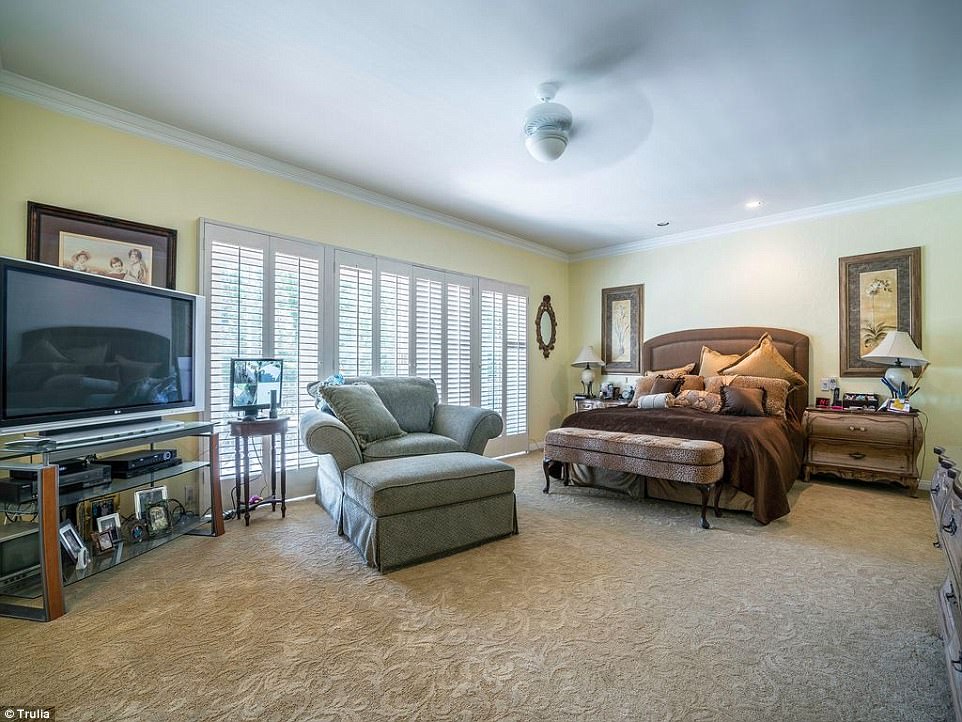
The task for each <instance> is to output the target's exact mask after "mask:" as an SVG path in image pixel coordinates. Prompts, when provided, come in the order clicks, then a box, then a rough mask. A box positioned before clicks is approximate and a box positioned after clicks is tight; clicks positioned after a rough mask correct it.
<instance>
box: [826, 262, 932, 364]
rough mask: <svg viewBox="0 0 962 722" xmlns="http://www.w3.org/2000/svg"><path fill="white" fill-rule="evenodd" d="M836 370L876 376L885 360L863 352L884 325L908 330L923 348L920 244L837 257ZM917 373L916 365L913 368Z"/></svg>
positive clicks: (881, 333) (885, 330) (878, 337)
mask: <svg viewBox="0 0 962 722" xmlns="http://www.w3.org/2000/svg"><path fill="white" fill-rule="evenodd" d="M838 289H839V374H840V375H841V376H867V377H879V376H881V375H882V374H883V373H885V366H881V365H879V364H873V363H870V362H868V361H865V360H863V359H862V356H863V355H865V354H867V353H868V352H869V351H871V350H872V349H873V348H875V347H876V346H877V345H878V344H879V342H880V341H881V340H882V339H883V338H884V337H885V334H886V333H888V332H889V331H907V332H908V334H909V335H910V336H911V337H912V340H913V341H914V342H915V345H916V346H918V347H919V348H920V349H921V348H922V249H921V247H920V246H915V247H913V248H900V249H898V250H894V251H883V252H881V253H865V254H862V255H859V256H845V257H843V258H839V259H838ZM913 372H914V373H916V374H918V373H919V369H913Z"/></svg>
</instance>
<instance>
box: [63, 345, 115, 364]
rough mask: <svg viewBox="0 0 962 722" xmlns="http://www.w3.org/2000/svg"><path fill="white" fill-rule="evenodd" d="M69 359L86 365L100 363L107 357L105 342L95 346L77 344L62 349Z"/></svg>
mask: <svg viewBox="0 0 962 722" xmlns="http://www.w3.org/2000/svg"><path fill="white" fill-rule="evenodd" d="M64 353H65V354H67V357H68V358H70V360H71V361H76V362H77V363H78V364H86V365H88V366H92V365H96V364H102V363H103V362H104V361H105V360H106V359H107V344H105V343H102V344H97V345H95V346H78V347H76V348H68V349H67V350H66V351H64Z"/></svg>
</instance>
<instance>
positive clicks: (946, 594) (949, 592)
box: [945, 589, 955, 602]
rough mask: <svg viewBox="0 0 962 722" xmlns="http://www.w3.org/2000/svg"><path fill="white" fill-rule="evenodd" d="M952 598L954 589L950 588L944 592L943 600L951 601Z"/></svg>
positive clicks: (953, 597)
mask: <svg viewBox="0 0 962 722" xmlns="http://www.w3.org/2000/svg"><path fill="white" fill-rule="evenodd" d="M953 599H955V590H954V589H952V590H950V591H948V592H946V593H945V601H947V602H951V601H952V600H953Z"/></svg>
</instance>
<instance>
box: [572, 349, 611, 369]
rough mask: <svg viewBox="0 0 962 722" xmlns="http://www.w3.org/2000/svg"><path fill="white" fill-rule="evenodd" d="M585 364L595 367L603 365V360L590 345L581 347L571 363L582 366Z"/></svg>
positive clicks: (591, 367)
mask: <svg viewBox="0 0 962 722" xmlns="http://www.w3.org/2000/svg"><path fill="white" fill-rule="evenodd" d="M586 364H587V368H590V369H596V368H599V367H600V366H604V365H605V362H604V361H602V360H601V359H600V358H599V357H598V354H596V353H595V350H594V348H593V347H592V346H585V347H584V348H582V349H581V353H579V354H578V358H576V359H575V360H574V361H573V362H572V363H571V365H572V366H578V367H583V366H585V365H586Z"/></svg>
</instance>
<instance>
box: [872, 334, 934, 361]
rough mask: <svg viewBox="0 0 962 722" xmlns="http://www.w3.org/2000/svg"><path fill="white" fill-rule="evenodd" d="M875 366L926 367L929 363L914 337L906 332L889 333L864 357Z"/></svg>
mask: <svg viewBox="0 0 962 722" xmlns="http://www.w3.org/2000/svg"><path fill="white" fill-rule="evenodd" d="M862 358H863V359H865V360H866V361H869V362H871V363H874V364H880V365H883V366H884V365H890V364H894V365H895V366H924V365H925V364H927V363H928V362H929V360H928V359H927V358H925V356H923V355H922V351H921V350H920V349H919V347H918V346H916V345H915V342H914V341H913V340H912V337H911V336H909V334H908V333H906V332H905V331H889V332H888V333H887V334H885V338H883V339H882V341H881V343H879V345H878V346H876V347H875V348H874V349H872V350H871V351H869V352H868V353H867V354H865V355H863V356H862Z"/></svg>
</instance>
